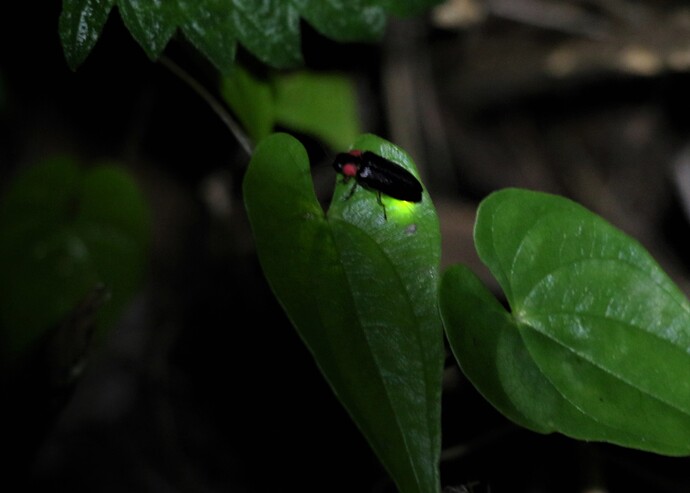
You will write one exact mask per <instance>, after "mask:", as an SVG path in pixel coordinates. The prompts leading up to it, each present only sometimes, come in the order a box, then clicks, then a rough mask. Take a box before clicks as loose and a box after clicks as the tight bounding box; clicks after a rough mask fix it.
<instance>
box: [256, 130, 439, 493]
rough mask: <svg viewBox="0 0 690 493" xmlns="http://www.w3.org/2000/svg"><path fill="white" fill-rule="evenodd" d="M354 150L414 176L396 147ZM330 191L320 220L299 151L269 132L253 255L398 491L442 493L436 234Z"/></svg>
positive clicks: (418, 211) (429, 215) (430, 227)
mask: <svg viewBox="0 0 690 493" xmlns="http://www.w3.org/2000/svg"><path fill="white" fill-rule="evenodd" d="M354 147H355V148H360V149H368V150H372V151H375V152H376V153H378V154H380V155H382V156H384V157H387V158H389V159H393V160H395V161H396V162H398V163H400V164H401V165H402V166H404V167H405V168H407V169H409V170H411V171H412V172H413V173H416V171H415V169H414V165H413V164H412V162H411V160H410V159H409V157H408V156H407V155H406V154H405V153H404V152H402V151H401V150H400V149H398V148H396V147H395V146H393V145H392V144H390V143H388V142H386V141H383V140H381V139H379V138H377V137H374V136H371V135H366V136H362V137H360V138H358V139H357V140H356V142H355V143H354ZM351 186H352V183H349V184H347V185H344V184H341V185H338V186H337V187H336V191H335V194H334V196H333V199H332V204H331V207H330V209H329V211H328V213H327V214H325V213H324V211H323V209H322V208H321V206H320V204H319V203H318V201H317V199H316V196H315V194H314V189H313V184H312V181H311V175H310V170H309V161H308V158H307V155H306V152H305V150H304V148H303V147H302V145H301V144H300V143H299V142H298V141H296V140H295V139H294V138H292V137H290V136H288V135H285V134H276V135H273V136H271V137H269V138H268V139H266V140H265V141H264V142H262V143H261V144H260V145H259V146H258V147H257V149H256V152H255V154H254V156H253V158H252V161H251V164H250V166H249V169H248V170H247V174H246V177H245V181H244V194H245V204H246V208H247V212H248V214H249V219H250V222H251V225H252V230H253V233H254V237H255V240H256V246H257V252H258V254H259V259H260V261H261V265H262V267H263V270H264V273H265V275H266V278H267V279H268V281H269V283H270V285H271V287H272V289H273V292H274V293H275V295H276V297H277V298H278V300H279V301H280V303H281V304H282V306H283V307H284V309H285V311H286V312H287V314H288V316H289V318H290V320H291V321H292V323H293V325H294V326H295V328H296V329H297V331H298V332H299V334H300V336H301V337H302V339H303V340H304V342H305V343H306V345H307V346H308V347H309V349H310V350H311V352H312V354H313V356H314V358H315V360H316V363H317V364H318V366H319V368H320V369H321V371H322V372H323V374H324V376H325V377H326V379H327V380H328V381H329V383H330V384H331V386H332V388H333V390H334V392H335V393H336V395H337V396H338V398H339V400H340V401H341V402H342V404H343V405H344V406H345V407H346V408H347V409H348V411H349V412H350V414H351V416H352V418H353V419H354V421H355V422H356V423H357V424H358V426H359V428H360V429H361V430H362V432H363V434H364V435H365V436H366V438H367V439H368V441H369V443H370V444H371V446H372V448H373V449H374V451H375V452H376V453H377V455H378V456H379V458H380V459H381V461H382V463H383V464H384V466H385V467H386V468H387V470H388V471H389V473H390V474H391V476H392V478H393V479H394V480H395V482H396V484H397V485H398V488H399V489H400V491H403V492H433V491H437V490H438V488H439V477H438V459H439V453H440V394H441V387H440V385H441V370H442V362H443V338H442V331H441V325H440V319H439V316H438V311H437V304H436V296H437V283H438V265H439V259H440V236H439V226H438V219H437V217H436V214H435V211H434V208H433V205H432V203H431V200H430V199H429V197H428V195H426V194H425V195H424V198H423V201H422V202H421V203H418V204H410V203H407V202H400V201H397V200H394V199H390V198H389V197H384V198H383V202H384V203H385V206H386V212H387V216H388V220H385V219H384V216H383V210H382V208H381V206H380V205H379V204H378V203H377V200H376V195H375V194H374V193H372V192H370V191H368V190H364V189H361V188H360V189H358V190H356V191H355V193H354V194H353V195H352V197H350V198H349V199H348V200H345V197H346V196H347V194H348V193H349V191H350V190H351Z"/></svg>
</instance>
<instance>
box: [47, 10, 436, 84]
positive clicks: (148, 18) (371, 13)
mask: <svg viewBox="0 0 690 493" xmlns="http://www.w3.org/2000/svg"><path fill="white" fill-rule="evenodd" d="M439 2H440V0H354V1H346V0H329V1H328V2H323V1H321V0H289V1H285V0H262V1H258V0H199V1H192V0H166V1H164V2H161V1H154V0H63V10H62V14H61V16H60V38H61V40H62V44H63V48H64V51H65V56H66V58H67V62H68V64H69V66H70V67H72V68H73V69H74V68H76V67H78V66H79V65H80V64H81V63H82V62H83V61H84V60H85V59H86V57H87V55H88V54H89V52H90V51H91V49H92V48H93V46H94V45H95V44H96V41H97V40H98V37H99V36H100V33H101V30H102V29H103V25H104V24H105V21H106V19H107V18H108V15H109V13H110V11H111V9H112V7H113V5H117V6H118V9H119V11H120V14H121V16H122V19H123V20H124V23H125V25H126V26H127V28H128V29H129V31H130V32H131V34H132V36H133V37H134V39H136V40H137V42H138V43H139V44H140V45H141V46H142V48H143V49H144V51H145V52H146V54H147V55H148V56H149V57H151V58H152V59H155V58H157V57H158V56H159V55H160V53H161V52H162V51H163V49H164V48H165V45H166V44H167V43H168V41H169V40H170V38H171V37H172V35H173V34H174V33H175V31H176V30H177V29H178V28H179V29H180V30H181V31H182V32H183V33H184V35H185V36H186V37H187V38H188V39H189V41H190V42H191V43H192V44H193V45H194V46H196V48H197V49H198V50H199V51H201V52H202V53H203V54H204V55H205V56H206V57H207V58H208V59H209V60H210V61H211V62H212V63H213V64H215V65H216V67H218V69H219V70H221V71H222V72H223V73H228V72H229V71H230V70H231V68H232V64H233V60H234V56H235V52H236V43H237V41H239V42H240V43H242V45H243V46H244V47H245V48H246V49H247V50H249V51H250V52H251V53H252V54H253V55H254V56H256V57H257V58H258V59H259V60H261V61H262V62H264V63H266V64H268V65H271V66H273V67H276V68H287V67H294V66H296V65H299V64H301V63H302V54H301V49H300V43H301V41H300V19H301V18H303V19H305V20H306V21H307V22H309V23H310V24H312V25H313V26H314V28H316V29H317V30H318V31H320V32H321V33H323V34H324V35H326V36H328V37H330V38H332V39H334V40H337V41H374V40H377V39H379V38H380V37H381V35H382V34H383V31H384V28H385V20H386V19H385V15H386V12H387V11H389V12H391V13H393V14H396V15H414V14H419V13H421V12H423V11H424V10H425V9H428V8H430V7H432V6H433V5H435V4H437V3H439Z"/></svg>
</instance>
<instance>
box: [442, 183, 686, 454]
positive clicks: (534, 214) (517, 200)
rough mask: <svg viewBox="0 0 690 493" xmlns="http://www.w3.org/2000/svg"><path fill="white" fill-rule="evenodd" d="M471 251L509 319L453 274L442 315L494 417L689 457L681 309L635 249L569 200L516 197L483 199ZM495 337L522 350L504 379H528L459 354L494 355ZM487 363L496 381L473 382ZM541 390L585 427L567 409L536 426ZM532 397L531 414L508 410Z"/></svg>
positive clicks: (681, 299) (682, 303)
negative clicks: (494, 283) (480, 305)
mask: <svg viewBox="0 0 690 493" xmlns="http://www.w3.org/2000/svg"><path fill="white" fill-rule="evenodd" d="M475 242H476V245H477V251H478V252H479V255H480V257H481V258H482V260H483V261H484V263H486V265H487V266H488V267H489V269H490V270H491V272H492V273H493V274H494V276H495V277H496V279H498V281H499V283H500V285H501V287H502V288H503V291H504V293H505V295H506V298H507V300H508V303H509V305H510V308H511V312H512V313H511V314H508V313H506V312H504V310H499V309H497V306H496V304H495V303H494V304H491V303H489V301H487V296H488V294H487V293H483V294H479V293H481V291H480V290H479V288H478V287H477V286H476V284H475V285H472V286H470V283H469V282H468V281H466V280H464V281H462V282H460V281H461V280H463V279H465V278H466V277H467V274H462V275H459V274H458V273H457V272H455V273H453V272H454V271H450V273H449V276H450V277H448V279H445V278H444V282H443V285H442V292H441V309H442V312H443V319H444V322H446V331H447V333H448V335H449V339H451V344H452V345H453V348H454V349H453V350H454V352H455V353H456V356H457V357H458V360H459V361H460V364H461V366H463V368H468V376H469V378H470V379H471V380H473V381H475V382H476V384H477V386H478V387H479V388H480V391H482V392H483V393H484V394H485V395H486V396H487V398H488V399H489V400H490V401H492V402H493V403H494V405H496V407H497V408H499V409H500V410H502V411H504V412H505V413H506V415H507V416H508V417H510V418H512V419H514V420H515V421H516V422H518V423H520V424H523V425H525V426H528V427H531V428H532V429H537V430H539V428H542V429H554V430H557V431H561V432H563V433H565V434H568V435H570V436H574V437H577V438H585V439H592V440H606V441H610V442H613V443H618V444H621V445H626V446H629V447H635V448H640V449H644V450H651V451H655V452H658V453H663V454H668V455H683V454H688V453H690V383H689V382H690V379H689V378H687V377H689V376H690V304H688V301H687V299H686V298H685V296H684V295H683V294H682V293H681V292H680V290H679V289H678V288H677V287H676V286H675V285H674V284H673V283H672V281H671V280H670V279H669V278H668V277H667V276H666V274H664V272H663V271H662V270H661V269H660V268H659V266H658V265H657V264H656V262H655V261H654V260H653V259H652V258H651V256H650V255H649V254H648V253H647V252H646V251H645V250H644V248H643V247H642V246H641V245H640V244H639V243H637V242H636V241H635V240H633V239H631V238H629V237H628V236H626V235H625V234H624V233H622V232H621V231H619V230H617V229H616V228H614V227H613V226H611V225H610V224H608V223H607V222H606V221H604V220H603V219H601V218H600V217H598V216H596V215H595V214H593V213H591V212H589V211H587V210H586V209H585V208H583V207H581V206H579V205H577V204H575V203H573V202H571V201H569V200H566V199H563V198H560V197H556V196H552V195H547V194H542V193H537V192H529V191H524V190H514V189H509V190H504V191H501V192H497V193H495V194H493V195H491V196H489V197H488V198H487V199H486V200H485V201H484V202H482V204H481V205H480V208H479V211H478V216H477V224H476V227H475ZM468 286H470V287H468ZM473 293H474V294H473ZM462 296H465V297H467V296H470V297H472V296H473V297H475V298H481V299H482V300H484V301H485V303H484V305H489V306H491V307H493V308H492V312H491V313H489V314H485V315H482V316H481V317H480V316H477V315H472V314H471V312H472V309H471V308H470V307H467V306H465V305H466V304H467V301H466V300H465V301H461V300H460V297H462ZM485 308H486V306H485ZM491 331H494V332H498V334H496V333H494V334H491ZM506 334H507V335H506ZM502 338H508V339H510V340H511V341H513V344H514V347H517V346H520V347H522V346H524V348H526V351H527V353H528V356H529V357H525V358H522V356H520V358H521V359H522V362H521V363H519V364H518V365H517V368H516V369H515V370H514V374H517V375H520V373H521V372H525V373H526V374H528V375H530V377H522V376H521V375H520V376H514V377H513V378H506V376H505V375H504V374H503V373H502V372H503V370H505V368H504V367H505V362H503V361H498V358H497V359H496V360H494V357H495V356H494V355H493V354H492V351H494V350H492V349H486V348H485V349H483V352H484V353H485V354H484V355H483V356H482V357H481V358H480V357H475V356H474V355H472V354H470V352H471V351H470V350H469V349H468V348H467V344H468V340H476V341H484V342H487V341H488V344H489V345H492V344H493V346H496V345H497V343H495V342H491V341H494V340H500V339H502ZM518 338H519V341H518V343H515V340H517V339H518ZM477 344H479V342H478V343H477ZM520 351H522V349H521V350H520ZM503 356H505V354H503ZM515 359H517V358H515ZM481 360H483V362H482V361H481ZM493 365H498V368H497V370H496V373H497V374H498V375H499V376H495V375H493V372H489V376H483V375H481V371H480V369H481V368H482V366H483V367H484V368H486V367H487V366H488V367H492V366H493ZM537 369H538V372H540V373H541V375H542V376H543V378H541V383H539V381H538V380H540V378H538V375H536V373H535V371H536V370H537ZM482 379H483V380H482ZM515 379H519V380H520V382H515ZM530 379H532V380H534V381H530ZM521 386H522V387H521ZM525 387H526V388H527V389H525ZM544 392H548V393H549V394H550V395H551V394H553V392H556V393H558V394H560V395H561V396H562V398H563V399H565V400H566V401H567V402H568V403H570V404H571V406H572V407H574V408H575V409H576V410H579V411H580V412H581V413H584V415H586V417H587V418H589V420H590V421H589V422H584V423H578V422H577V421H576V420H574V418H573V416H572V409H567V408H566V409H565V411H558V412H556V413H555V415H556V419H552V421H550V422H549V421H548V420H547V421H544V419H543V416H541V417H540V416H539V413H540V409H539V407H540V406H541V402H540V401H539V400H538V399H537V398H536V396H539V395H542V394H543V393H544ZM530 393H531V394H532V395H533V396H535V397H534V400H533V404H532V405H531V406H530V405H529V402H527V403H526V404H527V405H523V404H524V403H523V404H520V405H517V404H516V400H517V399H520V398H522V397H524V396H526V395H530ZM506 396H507V397H506ZM549 399H551V398H549ZM528 400H529V399H528ZM511 405H512V406H513V407H514V408H516V409H518V411H519V412H518V413H515V412H514V410H513V409H512V408H511ZM506 410H507V412H506ZM511 413H512V414H511ZM551 414H552V415H553V414H554V413H553V412H551ZM521 418H526V419H523V420H522V421H521ZM577 419H580V417H577ZM535 422H536V423H537V426H530V424H531V425H534V423H535ZM597 423H598V424H599V425H600V426H596V424H597Z"/></svg>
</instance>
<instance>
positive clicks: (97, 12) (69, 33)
mask: <svg viewBox="0 0 690 493" xmlns="http://www.w3.org/2000/svg"><path fill="white" fill-rule="evenodd" d="M114 4H115V0H63V2H62V14H61V15H60V26H59V31H60V40H61V41H62V46H63V48H64V50H65V58H66V59H67V64H68V65H69V66H70V68H71V69H72V70H76V68H77V67H78V66H79V65H81V63H82V62H83V61H84V60H85V59H86V57H87V55H88V54H89V52H91V49H92V48H93V47H94V46H95V45H96V41H98V37H99V36H100V35H101V30H102V29H103V25H104V24H105V21H106V20H107V19H108V14H110V10H111V9H112V7H113V5H114Z"/></svg>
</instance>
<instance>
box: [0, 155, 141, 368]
mask: <svg viewBox="0 0 690 493" xmlns="http://www.w3.org/2000/svg"><path fill="white" fill-rule="evenodd" d="M149 221H150V219H149V210H148V207H147V205H146V203H145V201H144V198H143V196H142V194H141V192H140V191H139V189H138V188H137V185H136V183H135V182H134V180H133V179H132V177H131V176H129V175H128V174H127V173H126V172H125V171H124V170H123V169H122V168H120V167H117V166H115V165H101V166H95V167H91V168H82V167H79V166H78V165H77V164H76V163H75V161H74V159H72V158H70V157H55V158H51V159H48V160H46V161H45V162H42V163H39V164H37V165H35V166H33V167H31V168H29V169H27V170H26V171H25V172H24V173H22V174H21V175H19V176H17V177H16V179H15V180H14V182H13V183H11V186H10V187H9V188H8V189H7V190H6V193H5V195H4V197H2V200H1V201H0V272H2V276H0V358H1V359H2V360H3V361H4V363H5V364H9V365H11V364H12V363H13V362H14V361H15V360H16V359H18V358H20V357H22V356H23V355H24V354H25V353H26V352H27V351H30V350H31V349H32V348H33V347H34V346H35V344H37V343H38V342H39V341H40V340H41V339H42V337H43V336H44V335H46V334H47V333H49V332H50V331H51V330H54V329H55V328H56V327H58V326H59V325H60V324H61V323H63V322H64V321H65V319H66V318H69V316H70V315H71V314H72V313H73V312H74V310H76V309H77V307H78V306H79V305H80V304H81V303H83V302H84V301H85V300H87V299H88V298H90V297H93V294H94V292H96V291H99V290H102V289H104V290H105V293H107V302H106V303H105V304H104V305H103V307H102V309H101V310H100V312H99V313H98V318H97V330H98V332H101V333H102V332H103V331H104V330H105V329H106V328H107V327H108V326H109V325H111V324H112V323H113V322H114V321H115V319H116V317H117V316H118V314H119V313H120V311H121V309H122V308H123V305H124V304H125V302H127V300H128V299H129V298H130V297H131V296H132V294H133V293H134V292H135V291H136V289H137V288H138V287H139V285H140V283H141V281H142V279H143V276H144V271H145V267H146V255H147V249H148V243H149Z"/></svg>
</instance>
